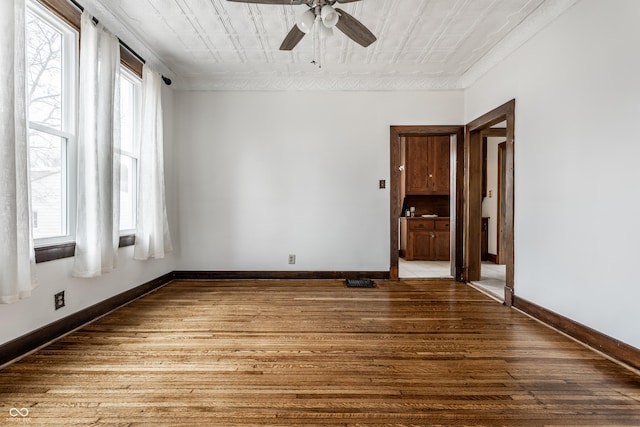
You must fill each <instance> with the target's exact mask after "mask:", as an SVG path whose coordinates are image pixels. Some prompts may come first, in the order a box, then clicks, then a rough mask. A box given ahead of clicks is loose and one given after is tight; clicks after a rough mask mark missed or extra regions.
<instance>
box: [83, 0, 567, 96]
mask: <svg viewBox="0 0 640 427" xmlns="http://www.w3.org/2000/svg"><path fill="white" fill-rule="evenodd" d="M575 1H576V0H362V1H359V2H354V3H349V4H343V5H341V6H340V7H341V8H343V9H344V10H345V11H347V12H348V13H350V14H351V15H353V16H355V17H356V18H357V19H359V20H360V21H361V22H362V23H363V24H365V25H366V26H367V27H368V28H369V29H370V30H371V31H372V32H373V33H374V34H375V35H376V36H377V37H378V41H377V42H375V43H374V44H372V45H371V46H369V47H368V48H363V47H361V46H359V45H357V44H356V43H354V42H353V41H351V40H350V39H348V38H347V37H346V36H345V35H344V34H342V33H341V32H339V31H337V30H336V32H335V35H334V36H333V37H332V38H329V39H327V40H326V42H325V43H324V44H323V48H322V53H323V60H322V65H323V66H322V69H318V67H316V66H314V65H312V64H311V63H310V62H311V60H312V59H313V37H312V36H311V35H307V36H306V37H305V38H304V39H303V40H302V42H301V43H300V44H299V45H298V46H297V47H296V48H295V49H294V50H293V51H292V52H284V51H280V50H278V48H279V46H280V44H281V42H282V40H283V38H284V37H285V35H286V34H287V32H288V31H289V30H290V29H291V27H292V26H293V25H294V23H295V18H296V15H298V14H299V13H301V12H302V11H304V10H306V6H290V5H286V6H283V5H258V4H245V3H234V2H228V1H226V0H136V1H131V0H87V2H86V3H88V4H89V5H90V6H92V7H90V8H89V10H90V11H92V12H93V13H94V14H96V16H97V17H98V18H99V19H103V20H104V21H105V22H106V25H107V26H108V25H109V21H111V22H112V25H113V26H115V27H116V28H112V31H113V32H114V33H116V35H118V36H119V37H121V38H122V39H123V40H125V41H127V42H128V43H129V44H130V45H132V47H134V48H135V49H136V50H141V52H140V53H141V54H142V55H143V56H145V54H146V55H151V56H153V57H154V58H156V61H155V62H156V63H158V64H159V65H160V66H161V67H160V68H163V70H162V71H163V72H164V73H168V74H170V75H172V76H173V77H174V79H175V80H176V81H177V84H178V86H179V87H182V88H186V89H189V88H193V89H296V88H312V89H313V88H318V89H331V88H334V89H360V88H364V89H426V88H442V89H450V88H461V87H464V86H465V84H466V83H468V82H469V80H470V79H471V80H473V79H474V78H477V76H476V75H478V76H479V75H480V74H481V73H482V72H483V70H484V69H485V68H488V67H490V66H491V65H492V61H493V62H497V61H498V60H500V59H502V58H503V57H504V56H506V55H508V54H509V53H510V51H512V50H513V49H515V48H516V47H517V46H519V45H520V44H522V43H524V42H525V41H526V39H528V38H529V37H531V36H532V35H533V34H534V33H535V32H536V31H538V30H539V29H540V28H542V27H543V26H544V25H546V24H548V23H549V22H550V21H551V20H553V19H555V18H556V17H557V16H558V15H559V14H561V13H562V12H564V10H566V9H567V8H568V7H570V6H571V5H572V4H573V3H575ZM92 9H93V10H92ZM94 10H95V11H94ZM101 14H103V15H104V14H106V15H109V16H108V17H106V19H105V17H103V16H100V15H101ZM123 33H124V34H123ZM127 36H129V37H133V38H134V39H136V40H134V41H135V43H132V42H129V40H127ZM145 57H146V56H145ZM151 62H152V63H153V62H154V61H151ZM484 71H486V70H484Z"/></svg>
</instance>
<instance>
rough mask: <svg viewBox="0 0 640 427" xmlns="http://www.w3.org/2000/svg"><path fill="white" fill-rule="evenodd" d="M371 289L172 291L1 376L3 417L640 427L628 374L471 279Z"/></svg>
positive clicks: (638, 383) (177, 287) (260, 284)
mask: <svg viewBox="0 0 640 427" xmlns="http://www.w3.org/2000/svg"><path fill="white" fill-rule="evenodd" d="M377 285H378V287H377V288H375V289H348V288H346V287H345V286H344V283H343V282H342V281H337V280H291V281H255V280H254V281H217V282H216V281H208V282H199V281H176V282H173V283H171V284H169V285H167V286H165V287H163V288H161V289H159V290H158V291H156V292H154V293H152V294H149V295H147V296H145V297H144V298H141V299H139V300H137V301H135V302H133V303H131V304H129V305H127V306H126V307H123V308H121V309H120V310H118V311H116V312H114V313H112V314H110V315H108V316H106V317H104V318H102V319H100V320H98V321H96V322H94V323H93V324H91V325H89V326H87V327H85V328H83V329H81V330H79V331H76V332H74V333H73V334H70V335H68V336H66V337H64V338H62V339H60V340H58V341H57V342H56V343H54V344H52V345H50V346H48V347H47V348H45V349H43V350H40V351H39V352H37V353H34V354H32V355H31V356H28V357H27V358H25V359H23V360H22V361H20V362H17V363H15V364H13V365H10V366H9V367H7V368H5V369H3V370H2V371H0V407H2V408H4V409H6V410H8V408H11V407H19V408H22V407H26V408H29V415H28V417H27V418H26V419H25V420H24V421H25V422H29V423H30V424H31V425H42V426H48V425H51V426H59V425H61V420H64V421H63V422H62V423H63V424H64V425H92V424H96V425H224V426H239V425H282V426H287V425H288V426H293V425H323V426H338V425H340V426H356V425H381V424H394V425H412V424H413V425H416V424H417V425H483V426H503V425H518V426H545V425H554V426H576V425H580V426H601V425H617V426H637V425H640V376H639V375H638V374H637V373H636V372H634V371H631V370H628V369H625V368H623V367H621V366H620V365H618V364H615V363H613V362H611V361H609V360H607V359H605V358H604V357H602V356H600V355H599V354H598V353H596V352H593V351H591V350H588V349H586V348H585V347H583V346H581V345H580V344H577V343H575V342H574V341H572V340H570V339H568V338H566V337H564V336H563V335H561V334H559V333H557V332H555V331H553V330H552V329H549V328H547V327H545V326H543V325H541V324H539V323H538V322H536V321H534V320H532V319H530V318H528V317H526V316H524V315H523V314H521V313H519V312H518V311H516V310H512V309H509V308H507V307H505V306H503V305H500V304H497V303H496V302H494V301H493V300H491V299H489V298H488V297H486V296H484V295H483V294H481V293H479V292H477V291H476V290H474V289H473V288H471V287H469V286H467V285H465V284H462V283H459V282H455V281H453V280H409V279H407V280H402V281H377ZM4 417H6V419H7V424H10V423H11V422H13V421H15V420H13V419H11V418H10V417H8V416H7V415H6V414H5V415H4ZM0 419H3V416H2V415H0Z"/></svg>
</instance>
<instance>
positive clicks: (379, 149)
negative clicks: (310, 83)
mask: <svg viewBox="0 0 640 427" xmlns="http://www.w3.org/2000/svg"><path fill="white" fill-rule="evenodd" d="M176 111H177V119H176V122H177V126H178V135H180V139H179V141H178V144H179V147H180V151H179V152H180V155H179V166H178V171H179V192H178V193H179V199H180V200H179V203H180V206H182V209H181V211H180V242H179V260H178V266H179V268H180V269H186V270H258V271H273V270H276V271H277V270H285V271H288V270H295V271H340V270H347V271H388V270H389V204H390V201H389V190H388V189H386V190H380V189H378V180H380V179H386V180H387V182H388V180H389V170H390V165H389V127H390V126H391V125H412V124H421V125H428V124H461V123H462V118H463V117H462V113H463V94H462V92H460V91H456V92H396V93H390V92H366V93H365V92H358V93H356V92H329V93H327V92H252V93H249V92H178V93H177V102H176ZM289 254H295V255H297V263H296V265H293V266H290V265H289V264H288V262H287V257H288V255H289Z"/></svg>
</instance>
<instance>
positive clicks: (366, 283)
mask: <svg viewBox="0 0 640 427" xmlns="http://www.w3.org/2000/svg"><path fill="white" fill-rule="evenodd" d="M375 287H376V284H375V283H374V282H373V280H371V279H347V288H375Z"/></svg>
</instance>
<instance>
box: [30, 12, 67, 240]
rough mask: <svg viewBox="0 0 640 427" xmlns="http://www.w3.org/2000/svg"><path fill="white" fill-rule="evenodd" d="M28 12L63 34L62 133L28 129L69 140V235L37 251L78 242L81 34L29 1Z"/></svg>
mask: <svg viewBox="0 0 640 427" xmlns="http://www.w3.org/2000/svg"><path fill="white" fill-rule="evenodd" d="M27 8H28V10H29V12H31V13H33V14H34V15H37V16H38V17H39V18H40V19H42V20H43V21H45V22H47V24H49V25H51V26H52V27H54V28H55V29H57V30H58V31H60V32H61V33H62V34H63V42H62V67H63V73H62V110H61V129H62V130H58V129H53V128H50V127H48V126H45V125H42V124H39V123H32V122H31V121H30V122H29V129H33V130H37V131H39V132H43V133H47V134H50V135H54V136H57V137H61V138H63V139H64V140H66V144H65V147H64V152H63V155H62V160H63V163H62V165H61V167H62V170H63V173H64V175H65V177H66V185H64V186H63V192H64V193H63V197H64V200H65V202H66V203H64V204H63V206H62V218H63V220H64V221H65V224H64V226H65V231H66V233H65V234H64V235H61V236H55V237H47V238H39V239H34V246H35V247H44V246H52V245H55V244H60V243H69V242H74V241H75V225H76V200H77V197H76V181H77V142H76V141H77V137H76V135H77V119H76V112H77V93H78V92H77V91H78V88H77V86H78V84H77V82H78V77H77V76H78V64H79V56H78V55H79V54H78V52H79V49H78V39H79V34H78V32H77V31H76V30H75V29H74V28H72V27H71V26H69V25H68V24H67V23H66V22H64V21H63V20H62V19H60V18H59V17H57V16H55V14H53V13H52V12H51V11H49V10H48V9H47V8H45V7H43V6H42V5H40V4H39V3H38V2H37V1H34V0H28V1H27Z"/></svg>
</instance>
